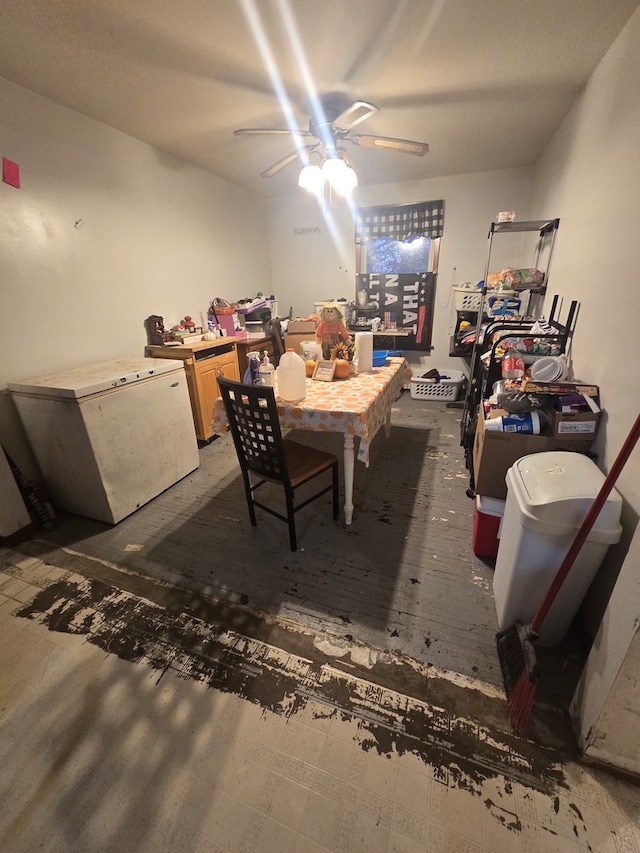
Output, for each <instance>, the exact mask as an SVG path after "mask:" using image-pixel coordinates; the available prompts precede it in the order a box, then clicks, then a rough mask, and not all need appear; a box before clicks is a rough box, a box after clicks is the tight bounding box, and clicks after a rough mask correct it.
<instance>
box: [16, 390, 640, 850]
mask: <svg viewBox="0 0 640 853" xmlns="http://www.w3.org/2000/svg"><path fill="white" fill-rule="evenodd" d="M392 422H393V424H394V428H393V429H392V433H391V437H390V438H389V439H388V440H387V439H384V438H383V437H382V436H379V437H376V439H375V441H374V444H373V446H372V463H371V467H370V468H369V469H365V468H364V467H363V466H360V465H357V466H356V472H355V474H356V477H355V491H354V494H355V498H356V514H355V516H354V522H353V524H352V525H351V527H349V528H345V527H344V525H343V524H338V525H333V523H332V522H331V521H330V518H329V517H328V516H329V515H330V514H329V512H327V513H326V514H323V511H322V508H320V507H319V506H318V507H314V508H307V509H306V510H303V511H302V512H301V513H300V515H299V538H300V543H301V547H300V550H299V551H298V552H297V553H296V554H291V553H290V552H289V551H288V546H287V542H286V527H284V526H283V525H281V524H280V522H278V521H277V520H275V519H269V518H263V519H260V521H259V523H258V526H257V527H256V528H251V527H250V526H249V524H248V521H247V517H246V506H245V504H244V498H243V495H242V490H241V486H240V484H239V473H238V469H237V464H236V462H235V457H234V456H233V452H232V450H231V452H230V446H229V442H228V441H226V439H220V440H218V441H216V442H214V443H212V444H211V445H208V446H206V447H204V448H201V451H200V456H201V466H200V468H199V469H198V470H197V471H195V472H194V473H193V474H192V475H190V476H189V477H187V478H185V479H184V480H183V481H181V482H180V483H178V484H176V485H175V486H174V487H172V488H171V489H169V490H168V491H167V492H165V493H164V494H163V495H160V496H159V497H158V498H156V499H155V500H154V501H152V502H150V503H149V504H147V505H146V506H144V507H142V508H141V509H140V510H138V511H137V512H136V513H134V514H133V515H132V516H130V517H129V518H128V519H124V520H123V521H122V522H120V523H119V524H118V525H115V526H114V527H110V526H108V525H104V524H101V523H99V522H92V521H90V520H88V519H83V518H80V517H78V516H64V515H61V516H60V517H59V519H58V525H57V527H56V529H55V530H54V531H51V532H48V531H47V532H45V531H39V532H38V533H37V534H36V535H35V536H34V537H33V538H32V539H31V540H28V541H26V542H23V543H21V544H20V545H19V546H16V547H15V549H14V550H9V549H0V767H1V768H2V772H1V773H0V849H2V850H3V853H4V851H5V850H6V851H8V853H14V851H15V853H22V851H25V853H26V852H27V851H28V852H29V853H32V851H34V850H43V851H52V853H58V851H59V853H76V851H77V853H94V851H95V852H96V853H98V851H99V852H100V853H120V851H127V853H129V851H133V852H134V853H136V852H137V851H140V853H155V851H171V853H173V851H185V853H186V851H188V853H191V851H194V852H195V851H213V853H221V852H222V851H224V852H225V853H235V851H256V853H257V851H260V853H271V851H273V853H288V851H291V853H306V852H307V851H309V853H323V851H324V853H326V851H330V852H331V853H341V852H342V851H345V853H347V851H348V853H360V851H362V853H364V851H366V853H376V851H384V853H391V851H398V853H400V851H402V853H413V851H421V853H424V851H427V853H428V852H429V851H434V853H465V852H466V851H469V853H479V851H482V853H502V851H507V853H510V851H521V853H548V851H549V852H550V853H554V851H563V853H564V851H568V853H572V851H579V850H591V851H595V853H605V851H606V852H607V853H608V851H611V853H640V833H639V828H638V824H639V819H640V818H639V815H640V790H639V789H638V788H637V787H635V786H634V785H633V784H631V782H630V781H628V780H624V779H621V778H616V777H614V776H612V775H610V774H607V773H606V772H604V771H603V770H602V769H597V768H594V767H589V766H585V765H583V764H581V763H580V762H579V760H578V757H577V755H576V753H575V743H574V739H573V737H572V733H571V731H570V728H569V727H568V725H567V720H566V702H567V700H568V698H569V697H570V696H571V694H572V690H573V685H574V684H575V679H576V675H577V673H579V671H580V666H581V663H582V660H583V649H582V648H581V646H580V643H579V642H575V641H574V639H571V640H570V641H569V642H567V643H565V644H563V647H562V648H561V649H559V650H558V651H557V653H553V654H551V653H549V655H548V656H547V657H544V656H545V655H546V654H547V653H546V651H545V650H540V657H541V661H540V662H541V665H542V666H543V667H544V672H545V678H544V679H543V684H542V689H541V691H540V696H539V701H538V700H537V702H536V708H535V713H534V732H533V737H532V739H531V740H524V739H522V738H517V737H515V736H514V735H513V734H512V732H511V730H510V727H509V724H508V717H507V709H506V702H505V699H504V693H503V690H502V685H501V676H500V671H499V664H498V660H497V654H496V648H495V632H496V629H497V626H496V620H495V607H494V604H493V597H492V584H491V582H492V565H491V563H489V562H487V561H482V560H479V559H478V558H476V557H475V556H474V555H473V552H472V550H471V547H470V539H471V527H472V518H473V503H472V502H471V501H469V500H468V498H466V496H465V488H466V485H467V483H468V477H467V474H466V471H465V468H464V460H463V458H462V451H461V448H460V447H459V440H458V436H459V412H456V411H455V410H451V409H448V408H447V407H446V406H445V405H444V404H432V405H425V404H424V403H423V402H421V401H417V402H416V401H412V400H411V399H410V397H409V395H408V394H407V393H406V392H405V394H404V395H402V396H401V398H400V400H399V401H398V403H397V404H396V406H395V407H394V412H393V417H392ZM297 437H299V438H300V439H301V440H304V439H305V436H304V435H302V436H297ZM306 438H308V436H306ZM335 438H336V437H335V436H330V435H328V436H321V437H320V436H319V434H315V435H314V437H313V440H314V443H315V442H316V441H317V440H321V441H324V442H325V444H326V446H327V448H329V449H337V450H338V451H339V448H335V447H333V444H332V442H333V443H335V442H334V439H335ZM338 440H339V437H338ZM578 639H579V638H578Z"/></svg>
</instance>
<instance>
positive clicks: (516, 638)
mask: <svg viewBox="0 0 640 853" xmlns="http://www.w3.org/2000/svg"><path fill="white" fill-rule="evenodd" d="M537 639H538V634H537V633H536V632H535V631H534V630H533V629H532V628H531V625H524V624H523V623H522V622H516V624H515V625H513V626H512V627H511V628H507V629H506V630H505V631H501V632H500V633H499V634H497V635H496V642H497V646H498V659H499V661H500V668H501V669H502V678H503V681H504V689H505V692H506V694H507V697H508V699H509V719H510V722H511V726H512V728H513V730H514V731H515V732H516V734H522V735H526V734H528V732H529V728H530V726H531V712H532V709H533V700H534V697H535V693H536V684H537V681H538V665H537V661H536V651H535V648H534V646H533V644H534V642H535V640H537Z"/></svg>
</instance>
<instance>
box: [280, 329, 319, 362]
mask: <svg viewBox="0 0 640 853" xmlns="http://www.w3.org/2000/svg"><path fill="white" fill-rule="evenodd" d="M315 339H316V333H315V328H314V330H313V331H312V332H306V333H305V334H295V335H290V334H289V332H286V334H285V336H284V348H285V349H289V348H290V347H291V348H292V349H294V350H295V351H296V352H297V353H298V355H304V353H303V352H302V342H303V341H315Z"/></svg>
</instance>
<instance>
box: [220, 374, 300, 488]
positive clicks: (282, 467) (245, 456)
mask: <svg viewBox="0 0 640 853" xmlns="http://www.w3.org/2000/svg"><path fill="white" fill-rule="evenodd" d="M219 386H220V393H221V395H222V401H223V403H224V406H225V409H226V412H227V419H228V421H229V426H230V429H231V434H232V436H233V441H234V444H235V447H236V452H237V454H238V459H239V460H240V464H241V466H245V467H246V468H248V469H249V470H250V471H253V472H255V473H256V474H258V475H259V476H261V477H265V478H266V479H268V480H275V481H277V482H284V481H285V480H286V479H287V462H286V458H285V455H284V449H283V447H282V433H281V431H280V421H279V419H278V410H277V408H276V399H275V394H274V391H273V388H271V387H268V386H265V385H244V384H241V383H231V382H225V381H224V380H223V381H222V382H219ZM232 386H234V387H232ZM235 386H237V387H235Z"/></svg>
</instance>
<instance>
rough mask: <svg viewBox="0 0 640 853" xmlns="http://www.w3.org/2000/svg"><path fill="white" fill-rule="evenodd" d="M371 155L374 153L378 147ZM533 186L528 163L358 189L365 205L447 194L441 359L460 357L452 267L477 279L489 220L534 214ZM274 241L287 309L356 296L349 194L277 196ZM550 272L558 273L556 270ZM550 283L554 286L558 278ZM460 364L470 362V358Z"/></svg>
mask: <svg viewBox="0 0 640 853" xmlns="http://www.w3.org/2000/svg"><path fill="white" fill-rule="evenodd" d="M371 156H372V157H375V152H371ZM398 156H402V155H398ZM427 156H428V155H427ZM532 187H533V170H532V169H528V168H524V169H505V170H500V171H495V172H484V173H477V174H468V175H456V176H453V177H446V178H434V179H431V180H424V181H415V182H411V183H402V184H378V185H376V186H372V187H364V188H358V189H357V190H356V192H355V193H354V202H355V203H356V204H357V205H358V206H359V207H368V206H373V205H379V204H407V203H409V202H418V201H427V200H429V199H440V198H443V199H444V201H445V218H444V219H445V225H444V236H443V239H442V243H441V254H440V273H439V280H438V285H437V294H436V309H435V315H434V335H433V345H434V350H433V353H432V356H431V357H432V359H433V363H434V364H436V363H437V365H438V366H444V367H446V366H447V364H448V365H449V366H450V367H454V366H458V365H459V360H458V359H455V360H450V359H449V336H450V327H451V319H452V302H451V284H452V280H453V268H454V267H455V268H456V273H455V282H456V283H459V282H462V281H473V282H474V283H475V282H477V281H479V280H480V279H481V278H482V277H483V275H484V268H485V258H486V252H487V234H488V231H489V226H490V223H491V222H492V221H493V220H494V219H495V217H496V215H497V213H498V212H499V211H501V210H515V211H516V213H517V215H518V218H519V219H526V218H528V216H529V209H530V197H531V193H532ZM544 216H549V217H554V216H555V213H554V211H553V210H551V209H550V210H549V211H547V212H546V213H545V214H544ZM269 244H270V247H271V257H272V261H271V263H272V270H273V281H274V288H276V291H277V296H278V299H279V301H280V305H283V306H285V308H287V309H288V307H289V305H291V306H292V307H293V311H294V314H297V315H304V314H307V313H308V312H310V311H312V310H313V303H314V302H317V301H321V300H322V299H326V298H332V297H340V296H345V297H346V298H347V299H354V297H355V246H354V219H353V215H352V213H351V211H350V210H349V208H348V207H347V206H346V204H345V202H344V201H343V200H341V199H336V200H335V201H334V203H333V204H332V206H331V207H330V208H328V209H327V210H326V211H324V213H323V211H322V210H321V209H320V208H319V207H318V205H317V203H316V201H315V199H314V198H313V196H311V195H310V194H308V193H305V192H303V191H302V190H299V191H298V192H296V193H295V195H291V196H287V197H285V198H279V199H274V200H272V201H271V203H270V204H269ZM509 248H510V251H511V255H510V258H509V261H510V265H512V266H518V265H520V264H522V265H523V266H529V265H530V262H531V258H532V255H531V252H532V251H533V249H532V246H531V245H528V244H527V243H526V241H524V242H522V243H520V244H519V245H518V246H517V247H516V246H515V244H512V245H510V247H509ZM516 249H517V251H516ZM494 259H495V262H496V264H499V266H497V267H496V268H497V269H502V268H503V267H504V266H506V265H507V259H506V258H500V255H499V247H498V254H497V255H494V254H493V253H492V261H493V260H494ZM502 261H504V263H503V262H502ZM492 265H493V264H492ZM551 277H552V281H553V272H552V273H551ZM550 289H551V291H553V283H552V284H551V288H550ZM422 355H424V353H423V354H422ZM460 367H461V369H464V364H460Z"/></svg>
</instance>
